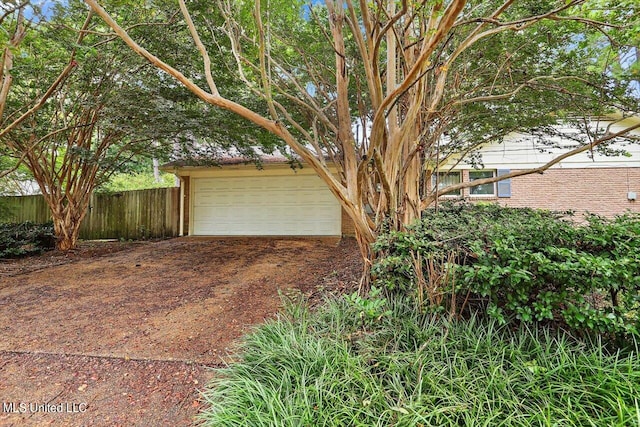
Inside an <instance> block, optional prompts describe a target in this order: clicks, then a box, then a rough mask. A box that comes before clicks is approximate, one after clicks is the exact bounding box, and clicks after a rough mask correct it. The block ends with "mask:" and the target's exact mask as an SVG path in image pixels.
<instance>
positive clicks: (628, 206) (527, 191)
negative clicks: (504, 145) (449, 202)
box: [500, 167, 640, 216]
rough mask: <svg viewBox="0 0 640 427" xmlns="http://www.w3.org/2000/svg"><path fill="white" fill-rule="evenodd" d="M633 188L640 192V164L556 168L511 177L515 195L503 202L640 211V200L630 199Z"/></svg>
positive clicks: (580, 210)
mask: <svg viewBox="0 0 640 427" xmlns="http://www.w3.org/2000/svg"><path fill="white" fill-rule="evenodd" d="M629 191H633V192H635V193H636V194H638V195H640V167H637V168H607V169H604V168H593V169H552V170H548V171H546V172H545V173H544V174H542V175H540V174H534V175H526V176H521V177H518V178H515V179H513V180H511V196H512V197H510V198H508V199H507V198H504V199H500V201H501V203H503V204H505V205H507V206H514V207H520V206H530V207H536V208H544V209H551V210H569V209H571V210H575V211H576V213H578V214H580V213H583V212H585V211H589V212H592V213H597V214H600V215H606V216H614V215H616V214H621V213H624V212H625V211H626V210H630V211H633V212H640V200H635V201H630V200H628V199H627V193H628V192H629Z"/></svg>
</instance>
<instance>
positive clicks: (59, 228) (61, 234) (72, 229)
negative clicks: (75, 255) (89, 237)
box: [53, 215, 84, 251]
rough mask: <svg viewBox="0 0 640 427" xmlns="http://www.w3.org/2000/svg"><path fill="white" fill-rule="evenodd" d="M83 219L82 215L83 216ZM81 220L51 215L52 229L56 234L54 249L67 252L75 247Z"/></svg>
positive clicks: (67, 216)
mask: <svg viewBox="0 0 640 427" xmlns="http://www.w3.org/2000/svg"><path fill="white" fill-rule="evenodd" d="M83 217H84V215H83ZM81 224H82V219H79V218H73V217H71V216H69V215H65V216H62V217H60V216H58V215H53V229H54V231H55V234H56V249H58V250H60V251H68V250H71V249H73V248H75V247H76V245H77V244H78V237H79V235H80V225H81Z"/></svg>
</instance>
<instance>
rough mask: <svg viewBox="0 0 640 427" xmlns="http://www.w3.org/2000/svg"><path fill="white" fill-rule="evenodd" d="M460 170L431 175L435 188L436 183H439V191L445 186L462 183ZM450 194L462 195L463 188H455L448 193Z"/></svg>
mask: <svg viewBox="0 0 640 427" xmlns="http://www.w3.org/2000/svg"><path fill="white" fill-rule="evenodd" d="M460 178H461V176H460V172H438V173H437V175H436V174H433V175H432V176H431V180H432V186H433V188H434V189H435V188H436V183H437V185H438V191H439V190H442V189H443V188H445V187H449V186H450V185H454V184H460V181H461V180H460ZM446 194H447V195H448V196H460V195H461V194H462V191H461V190H454V191H450V192H448V193H446Z"/></svg>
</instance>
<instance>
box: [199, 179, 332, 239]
mask: <svg viewBox="0 0 640 427" xmlns="http://www.w3.org/2000/svg"><path fill="white" fill-rule="evenodd" d="M192 213H193V234H194V235H206V236H339V235H340V220H341V215H340V214H341V211H340V205H339V204H338V201H337V200H336V198H335V197H334V196H333V194H331V192H330V191H329V190H328V189H327V187H326V186H325V185H324V183H323V182H322V181H321V180H320V178H318V177H317V176H315V175H294V176H265V177H219V178H194V179H193V210H192Z"/></svg>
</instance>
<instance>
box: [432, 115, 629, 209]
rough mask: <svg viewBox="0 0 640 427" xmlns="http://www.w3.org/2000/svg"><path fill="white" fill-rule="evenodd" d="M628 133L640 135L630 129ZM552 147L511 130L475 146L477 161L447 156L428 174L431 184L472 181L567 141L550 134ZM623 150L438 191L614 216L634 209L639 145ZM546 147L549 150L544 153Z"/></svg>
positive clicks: (531, 164) (530, 161)
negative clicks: (478, 164) (493, 142)
mask: <svg viewBox="0 0 640 427" xmlns="http://www.w3.org/2000/svg"><path fill="white" fill-rule="evenodd" d="M638 120H639V119H638V118H631V119H628V121H626V122H625V121H623V122H620V123H618V124H616V125H614V126H613V127H612V132H615V131H617V130H622V129H624V128H626V127H627V126H629V125H632V124H634V123H635V122H637V121H638ZM634 135H640V133H639V132H637V131H634ZM555 139H556V141H555V142H556V143H557V144H558V147H556V148H553V149H550V150H549V149H548V148H547V147H546V146H542V145H541V144H540V140H539V138H538V137H534V136H529V135H523V134H515V133H514V134H511V135H509V136H508V137H507V138H505V140H504V142H503V143H502V144H496V145H489V146H485V147H483V148H482V149H481V150H480V154H481V158H482V166H481V167H480V168H477V167H474V166H472V165H471V164H469V163H465V162H458V161H457V159H452V160H450V161H449V162H448V163H447V165H445V166H444V167H443V168H441V169H440V171H439V172H436V173H434V175H433V179H432V187H436V186H438V187H440V188H443V187H445V186H446V185H450V184H454V183H458V182H467V181H473V180H474V179H480V178H487V177H492V176H496V175H504V174H507V173H510V172H515V171H520V170H526V169H532V168H537V167H540V166H542V165H544V164H545V163H547V162H549V161H550V160H552V159H553V158H555V157H557V156H558V155H559V154H561V153H562V152H564V151H566V149H564V150H563V149H562V148H560V147H561V146H563V145H570V144H571V141H568V140H565V141H563V140H562V138H555ZM618 148H622V149H624V151H626V155H617V156H605V155H603V154H599V153H598V152H593V153H592V152H589V151H587V152H583V153H580V154H577V155H575V156H572V157H569V158H567V159H565V160H563V161H561V162H560V163H558V164H556V165H554V166H552V167H551V168H550V169H548V170H546V171H545V172H544V173H542V174H538V173H534V174H530V175H524V176H519V177H517V178H513V179H509V180H505V181H500V182H498V183H496V184H487V185H482V186H478V187H471V188H466V189H464V190H461V191H459V192H456V193H455V194H448V195H445V196H442V198H441V200H443V199H464V200H468V201H471V202H476V201H485V202H495V203H499V204H500V205H503V206H511V207H532V208H540V209H549V210H558V211H567V210H573V211H575V212H576V214H578V215H580V214H582V213H584V212H587V211H588V212H591V213H595V214H600V215H604V216H614V215H618V214H622V213H624V212H626V211H631V212H640V200H638V197H640V144H639V143H633V144H629V145H626V146H624V147H618ZM549 151H550V152H549Z"/></svg>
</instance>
